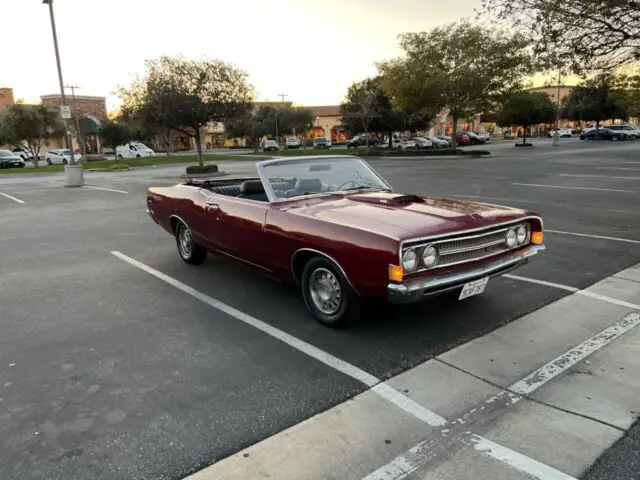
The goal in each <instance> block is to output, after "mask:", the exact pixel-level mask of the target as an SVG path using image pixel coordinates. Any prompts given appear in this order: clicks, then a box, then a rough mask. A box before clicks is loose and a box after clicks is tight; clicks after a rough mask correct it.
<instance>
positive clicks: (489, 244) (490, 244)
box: [428, 230, 506, 257]
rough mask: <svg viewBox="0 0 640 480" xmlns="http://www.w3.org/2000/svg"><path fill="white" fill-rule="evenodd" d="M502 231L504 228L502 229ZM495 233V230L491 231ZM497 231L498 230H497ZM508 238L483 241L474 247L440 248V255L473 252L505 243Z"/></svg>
mask: <svg viewBox="0 0 640 480" xmlns="http://www.w3.org/2000/svg"><path fill="white" fill-rule="evenodd" d="M500 231H502V230H500ZM491 233H494V232H491ZM496 233H497V232H496ZM452 241H453V242H457V241H458V239H455V240H452ZM444 242H445V240H442V241H441V242H439V243H444ZM505 242H506V240H505V239H504V238H501V239H500V240H493V241H492V242H487V243H483V244H482V245H475V246H473V247H462V248H452V249H451V250H440V256H441V257H446V256H447V255H455V254H456V253H464V252H471V251H473V250H482V249H483V248H487V247H493V246H494V245H499V244H501V243H505ZM428 245H433V244H428Z"/></svg>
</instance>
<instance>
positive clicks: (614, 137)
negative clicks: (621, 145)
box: [611, 135, 620, 142]
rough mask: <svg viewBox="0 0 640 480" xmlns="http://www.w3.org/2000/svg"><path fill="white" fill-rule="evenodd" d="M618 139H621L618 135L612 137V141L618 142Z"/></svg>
mask: <svg viewBox="0 0 640 480" xmlns="http://www.w3.org/2000/svg"><path fill="white" fill-rule="evenodd" d="M618 140H620V138H619V137H618V135H614V136H613V137H611V141H612V142H617V141H618Z"/></svg>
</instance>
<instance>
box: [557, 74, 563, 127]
mask: <svg viewBox="0 0 640 480" xmlns="http://www.w3.org/2000/svg"><path fill="white" fill-rule="evenodd" d="M561 81H562V70H561V69H558V105H557V108H556V128H560V82H561Z"/></svg>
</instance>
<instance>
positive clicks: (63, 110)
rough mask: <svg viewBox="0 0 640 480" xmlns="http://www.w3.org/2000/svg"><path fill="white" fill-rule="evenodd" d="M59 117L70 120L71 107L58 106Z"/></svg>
mask: <svg viewBox="0 0 640 480" xmlns="http://www.w3.org/2000/svg"><path fill="white" fill-rule="evenodd" d="M60 117H62V118H64V119H65V120H69V119H70V118H71V107H70V106H68V105H60Z"/></svg>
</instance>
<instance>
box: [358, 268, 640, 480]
mask: <svg viewBox="0 0 640 480" xmlns="http://www.w3.org/2000/svg"><path fill="white" fill-rule="evenodd" d="M505 276H510V277H515V278H516V279H517V280H525V281H532V280H533V279H527V278H525V277H516V276H514V275H505ZM533 283H539V284H542V285H548V286H553V287H556V288H562V289H565V290H569V291H572V292H574V293H580V292H582V291H578V289H576V288H574V287H568V286H566V285H559V284H556V283H551V282H544V281H541V280H534V281H533ZM589 296H590V295H589ZM605 299H606V300H605ZM601 300H605V301H608V297H604V298H601ZM636 307H637V308H639V309H640V305H636ZM639 324H640V315H639V314H637V313H631V314H629V315H627V316H626V317H624V318H622V319H620V320H618V321H617V322H615V323H613V324H612V325H610V326H609V327H607V328H605V329H604V330H602V331H601V332H599V333H597V334H596V335H594V336H592V337H591V338H589V339H588V340H585V341H584V342H582V343H580V344H579V345H577V346H575V347H573V348H571V349H569V350H567V351H566V352H564V353H563V354H561V355H559V356H558V357H556V358H555V359H553V360H552V361H550V362H548V363H546V364H544V365H543V366H542V367H540V368H538V369H536V370H535V371H533V372H531V373H530V374H529V375H527V376H526V377H524V378H523V379H521V380H519V381H517V382H515V383H513V384H511V385H510V386H509V387H507V388H506V389H505V390H502V391H500V392H499V393H497V394H495V395H493V396H492V397H490V398H488V399H486V400H485V401H484V402H482V404H483V405H486V404H489V403H493V402H495V401H496V400H498V399H500V398H509V399H510V404H512V405H513V404H515V403H517V402H519V401H520V400H522V399H523V398H524V397H523V395H531V394H532V393H533V392H535V391H536V390H538V389H539V388H540V387H542V386H543V385H545V384H546V383H548V382H549V381H551V380H553V379H554V378H556V377H557V376H559V375H560V374H562V373H564V372H566V371H567V370H568V369H569V368H571V367H573V366H574V365H575V364H576V363H578V362H579V361H581V360H584V359H585V358H586V357H588V356H589V355H592V354H593V353H595V352H596V351H598V350H600V349H601V348H602V347H604V346H606V345H608V344H609V343H611V342H612V341H613V340H615V339H616V338H618V337H620V336H621V335H623V334H625V333H627V332H628V331H630V330H631V329H633V328H634V327H636V326H637V325H639ZM436 360H439V361H441V362H442V363H444V364H446V365H450V364H449V363H448V362H444V361H443V360H440V359H439V358H436ZM450 366H452V365H450ZM454 367H455V366H454ZM477 411H478V407H475V408H473V409H471V410H470V411H469V412H468V413H467V414H465V415H462V416H461V417H460V419H459V420H461V419H462V418H466V417H468V416H469V415H470V414H472V413H474V412H477ZM459 420H456V421H455V422H453V423H451V424H450V425H452V426H455V424H456V423H458V422H459ZM467 420H468V419H467ZM465 422H466V420H465V421H463V422H462V424H463V425H464V423H465ZM466 433H467V434H469V435H471V439H473V438H476V439H482V437H480V436H478V435H474V434H472V433H471V432H470V431H468V432H466ZM484 440H486V439H484ZM461 441H462V442H463V443H466V442H465V439H464V438H462V439H461ZM486 441H487V442H489V440H486ZM491 443H493V442H491ZM432 444H433V442H432V439H431V438H428V439H426V440H424V441H422V442H420V443H419V444H417V445H415V446H414V447H412V448H411V449H410V450H408V451H407V452H405V453H403V454H402V455H399V456H398V457H396V458H395V459H393V460H392V461H391V462H389V463H388V464H386V465H383V466H382V467H380V468H379V469H377V470H376V471H374V472H373V473H371V474H369V475H367V476H366V477H365V478H364V480H402V479H404V478H406V477H407V476H408V475H410V474H411V473H413V472H415V471H416V470H418V469H419V468H421V467H423V466H424V465H426V464H427V463H429V462H430V461H431V460H432V459H434V458H435V457H436V456H437V453H435V452H433V448H431V447H432ZM480 445H482V442H481V443H480ZM485 445H488V444H486V443H485ZM493 445H494V446H495V447H494V448H493V450H492V451H493V452H501V453H504V454H508V455H507V456H506V457H504V458H503V457H502V456H501V455H491V456H493V457H494V458H496V459H497V460H500V461H502V462H504V463H506V464H509V465H511V466H512V467H515V465H514V464H512V463H511V462H510V461H509V459H516V458H517V459H518V462H519V463H518V465H520V466H522V467H531V470H522V471H526V472H527V473H529V474H530V475H533V476H534V477H535V478H537V479H539V480H555V479H560V478H562V479H572V478H573V477H570V476H568V475H566V474H564V473H562V472H559V471H558V470H555V469H553V468H552V467H549V466H547V465H545V464H542V463H540V462H538V461H537V460H534V459H532V458H530V457H526V456H524V455H522V454H520V453H518V452H515V451H513V450H510V449H508V448H506V447H503V446H501V445H497V444H493ZM474 448H475V447H474ZM484 453H487V454H489V453H488V452H484ZM534 466H537V467H543V468H539V469H537V470H535V469H533V467H534ZM516 468H518V467H516ZM519 470H521V469H520V468H519ZM533 472H537V474H534V473H533ZM554 475H556V476H554ZM557 475H560V476H557Z"/></svg>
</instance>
